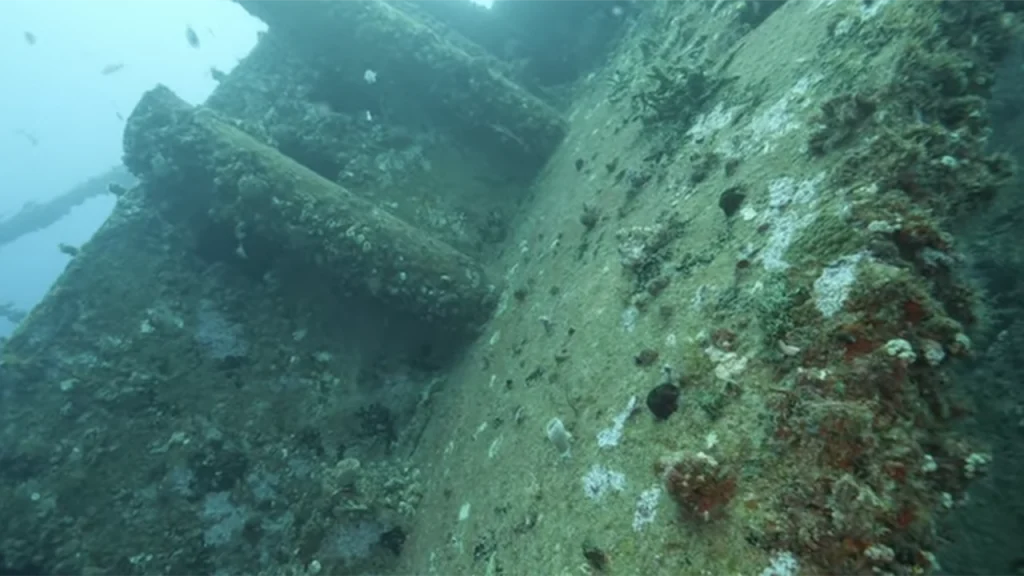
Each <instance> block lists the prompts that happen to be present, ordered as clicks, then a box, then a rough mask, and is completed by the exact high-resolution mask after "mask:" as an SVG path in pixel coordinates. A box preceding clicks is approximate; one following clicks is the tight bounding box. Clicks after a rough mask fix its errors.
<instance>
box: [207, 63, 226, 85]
mask: <svg viewBox="0 0 1024 576" xmlns="http://www.w3.org/2000/svg"><path fill="white" fill-rule="evenodd" d="M210 76H211V77H213V79H214V81H216V82H223V81H224V80H225V79H227V77H228V75H227V74H225V73H224V72H223V71H222V70H218V69H217V68H214V67H210Z"/></svg>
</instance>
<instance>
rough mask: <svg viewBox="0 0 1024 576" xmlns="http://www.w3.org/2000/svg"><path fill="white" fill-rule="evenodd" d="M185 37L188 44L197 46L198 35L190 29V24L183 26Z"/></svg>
mask: <svg viewBox="0 0 1024 576" xmlns="http://www.w3.org/2000/svg"><path fill="white" fill-rule="evenodd" d="M185 39H186V40H188V45H189V46H191V47H193V48H199V35H198V34H196V31H195V30H193V29H192V27H191V26H189V27H187V28H185Z"/></svg>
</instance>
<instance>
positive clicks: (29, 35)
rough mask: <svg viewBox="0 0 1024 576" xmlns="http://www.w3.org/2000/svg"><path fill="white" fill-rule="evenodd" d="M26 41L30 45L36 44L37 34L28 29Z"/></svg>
mask: <svg viewBox="0 0 1024 576" xmlns="http://www.w3.org/2000/svg"><path fill="white" fill-rule="evenodd" d="M25 43H26V44H28V45H29V46H35V45H36V35H35V34H33V33H31V32H29V31H28V30H26V31H25Z"/></svg>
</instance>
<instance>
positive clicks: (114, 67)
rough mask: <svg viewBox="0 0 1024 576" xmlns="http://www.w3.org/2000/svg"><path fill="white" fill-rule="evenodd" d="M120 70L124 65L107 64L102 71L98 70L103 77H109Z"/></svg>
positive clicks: (119, 63)
mask: <svg viewBox="0 0 1024 576" xmlns="http://www.w3.org/2000/svg"><path fill="white" fill-rule="evenodd" d="M121 68H124V64H122V63H121V62H118V63H116V64H107V65H106V66H104V67H103V70H100V74H103V75H104V76H110V75H111V74H113V73H115V72H117V71H119V70H120V69H121Z"/></svg>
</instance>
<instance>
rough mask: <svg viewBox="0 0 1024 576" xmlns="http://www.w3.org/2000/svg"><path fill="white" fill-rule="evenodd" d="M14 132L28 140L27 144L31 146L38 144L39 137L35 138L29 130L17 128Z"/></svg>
mask: <svg viewBox="0 0 1024 576" xmlns="http://www.w3.org/2000/svg"><path fill="white" fill-rule="evenodd" d="M14 133H15V134H17V135H19V136H21V137H22V138H24V139H25V140H28V143H29V144H31V145H33V146H39V139H38V138H36V137H35V135H34V134H32V133H31V132H29V131H27V130H24V129H22V128H18V129H17V130H15V131H14Z"/></svg>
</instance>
